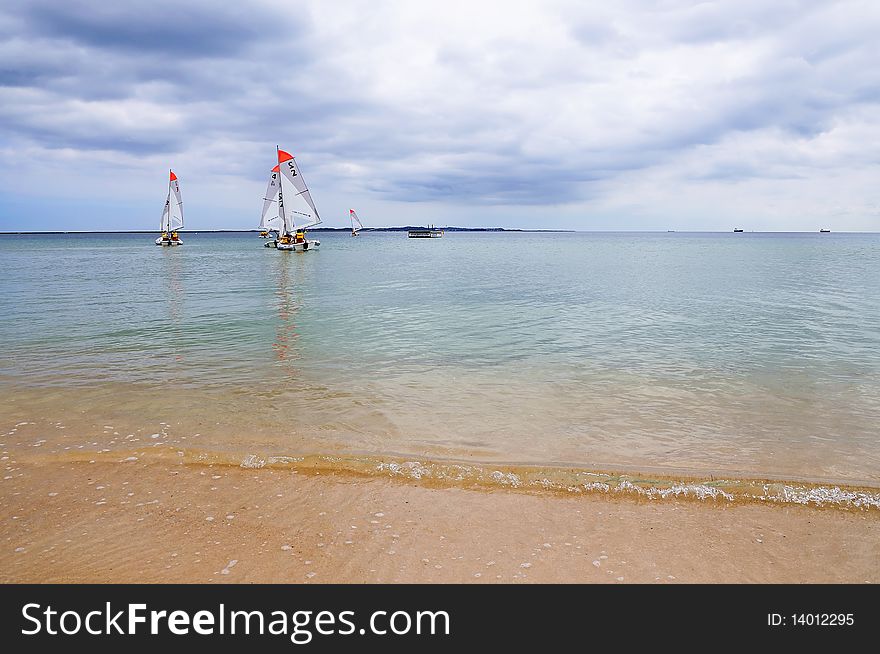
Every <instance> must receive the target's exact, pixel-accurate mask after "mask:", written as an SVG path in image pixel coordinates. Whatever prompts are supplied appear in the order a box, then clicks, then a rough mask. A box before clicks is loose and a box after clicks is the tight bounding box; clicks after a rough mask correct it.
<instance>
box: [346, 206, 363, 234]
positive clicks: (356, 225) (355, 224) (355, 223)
mask: <svg viewBox="0 0 880 654" xmlns="http://www.w3.org/2000/svg"><path fill="white" fill-rule="evenodd" d="M348 217H349V218H351V231H353V232H355V233H357V231H358V230H359V229H363V228H364V226H363V224H362V223H361V219H360V218H358V215H357V214H356V213H355V212H354V209H349V210H348Z"/></svg>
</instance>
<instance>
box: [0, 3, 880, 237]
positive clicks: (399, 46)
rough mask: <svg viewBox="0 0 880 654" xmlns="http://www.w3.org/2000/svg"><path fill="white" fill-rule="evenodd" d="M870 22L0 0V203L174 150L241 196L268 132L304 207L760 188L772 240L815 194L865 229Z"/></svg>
mask: <svg viewBox="0 0 880 654" xmlns="http://www.w3.org/2000/svg"><path fill="white" fill-rule="evenodd" d="M878 28H880V8H878V6H877V5H876V3H872V2H840V3H834V5H833V6H831V5H829V3H824V2H806V1H805V2H794V1H792V2H784V3H766V2H727V1H722V2H709V3H692V2H669V3H655V2H647V1H645V2H641V1H635V0H630V1H627V2H623V3H613V4H611V3H598V2H596V3H583V2H525V3H516V4H511V3H505V2H484V3H467V2H457V1H454V0H451V1H449V2H444V3H439V2H426V3H405V2H376V3H362V2H354V1H352V2H333V3H319V2H304V3H295V4H291V3H280V2H254V1H244V2H236V3H229V4H227V3H214V2H165V1H157V2H134V3H120V4H118V5H113V6H110V5H108V3H104V2H100V1H92V0H76V1H71V2H65V3H56V2H49V1H47V0H31V1H27V2H23V1H13V2H7V3H4V5H3V7H2V8H0V100H2V101H0V145H2V148H0V167H2V170H3V171H4V173H6V172H10V171H13V170H14V171H16V180H15V182H14V183H13V182H11V181H9V180H10V177H9V175H7V174H4V178H5V179H6V180H7V182H6V183H4V185H3V187H2V194H3V202H4V203H5V204H6V205H10V204H14V205H16V206H26V207H33V206H37V204H38V203H37V201H36V200H34V198H33V194H34V193H35V190H34V189H36V188H37V187H38V186H39V181H38V179H37V176H38V174H39V171H40V170H41V169H43V170H45V169H46V166H47V165H48V166H49V167H50V168H51V166H53V165H58V166H60V165H61V164H60V163H58V162H64V166H63V168H61V169H59V171H58V172H57V174H58V175H59V176H61V177H63V179H60V181H59V185H58V190H59V192H61V193H64V192H69V193H70V194H71V195H74V196H76V197H78V198H80V199H83V193H84V191H82V190H81V183H80V182H79V179H80V177H83V178H85V177H87V176H94V175H97V174H100V175H104V176H106V175H113V174H115V175H120V176H122V175H125V176H126V181H125V183H124V184H122V183H120V185H119V188H120V194H121V193H122V191H123V190H124V192H125V193H126V194H131V193H132V192H134V194H135V195H138V193H141V192H142V193H143V195H144V196H146V194H147V191H148V189H147V185H148V184H149V183H150V181H151V180H152V178H150V180H147V179H146V178H145V177H144V176H145V175H147V171H149V170H152V169H158V170H160V171H161V170H162V169H164V168H167V165H165V162H167V161H168V160H169V159H173V160H175V161H178V162H183V164H184V165H186V166H189V168H190V170H191V171H192V172H191V173H190V175H189V178H190V179H189V181H190V182H193V181H200V183H202V184H207V183H208V181H209V177H210V176H213V177H214V178H218V177H222V178H224V179H227V180H234V179H240V180H242V183H245V184H246V185H247V189H248V191H247V192H244V193H243V197H242V198H240V200H234V201H233V203H234V202H238V201H240V202H241V206H242V207H244V206H246V201H247V200H248V199H249V196H248V195H247V193H248V192H249V191H250V188H251V186H250V184H251V183H253V182H255V181H256V180H259V179H261V177H262V176H263V175H264V173H265V170H266V169H267V165H268V164H269V163H271V161H270V159H271V152H272V150H273V147H274V145H275V144H276V143H279V142H280V143H282V144H285V145H287V146H288V147H289V148H290V149H293V150H294V151H295V152H297V153H298V154H300V155H302V157H304V158H306V159H307V160H308V164H307V165H306V164H303V165H306V169H307V170H308V171H309V172H310V180H311V185H312V186H313V187H315V188H316V189H321V191H319V193H318V195H319V196H320V195H323V196H324V197H326V198H328V200H327V201H328V202H330V203H339V204H340V206H343V205H347V204H349V203H350V197H351V196H352V195H355V196H356V197H358V198H362V199H363V201H364V202H374V203H377V206H379V205H380V204H381V205H382V206H384V207H386V209H387V213H388V215H389V216H391V215H395V210H394V209H393V205H395V204H399V205H401V206H410V207H411V206H412V204H413V203H426V204H431V205H438V206H442V205H448V206H462V205H465V206H469V207H475V208H483V209H484V210H485V209H486V208H491V207H514V208H516V207H532V208H534V207H536V206H538V207H541V206H547V207H550V206H552V207H562V208H563V209H560V212H559V215H560V216H563V215H564V216H565V217H564V220H565V221H567V222H566V223H565V224H559V225H550V226H560V227H578V228H590V227H591V226H592V225H595V224H601V225H603V226H604V225H607V224H608V220H610V218H609V217H610V216H612V215H613V216H616V217H618V218H620V219H621V220H622V221H623V222H621V223H620V225H621V226H623V227H626V226H627V225H628V224H630V225H632V226H644V225H646V224H649V223H645V222H644V221H645V220H647V218H645V217H646V216H649V215H660V214H663V212H666V214H681V215H684V214H688V215H692V216H693V217H694V218H693V220H697V218H696V217H697V216H699V215H702V214H701V213H700V212H701V211H702V212H703V213H705V212H709V211H711V210H713V209H717V207H718V206H721V205H724V204H725V202H726V201H727V199H729V198H731V197H738V198H743V197H748V198H751V199H750V200H743V201H742V203H741V209H742V210H748V211H756V212H761V211H764V210H765V208H766V207H767V206H769V204H768V202H767V199H768V194H773V201H774V205H773V206H775V207H776V209H774V210H773V211H770V212H769V213H767V214H766V216H765V218H764V220H765V221H769V222H768V225H769V226H771V227H772V226H773V221H774V220H779V221H784V220H786V219H787V218H786V216H790V215H791V214H792V213H796V212H798V211H801V212H803V211H807V212H809V211H819V210H822V209H823V208H825V209H827V208H828V207H829V206H831V205H830V204H829V201H828V200H827V198H828V196H829V195H834V196H835V197H836V198H837V200H836V202H837V204H835V205H834V206H838V205H841V203H842V204H843V205H845V206H846V207H847V209H846V211H848V212H849V213H850V214H852V216H853V217H854V218H853V219H854V220H855V221H856V222H857V223H858V225H861V226H868V227H870V226H871V224H872V221H876V219H877V215H876V200H875V199H874V198H873V197H871V195H870V190H869V188H868V185H867V180H869V179H870V176H871V174H872V173H876V170H877V166H878V163H880V157H878V155H876V154H875V153H866V152H865V145H866V143H867V142H868V141H866V139H874V140H875V141H876V138H877V136H880V125H878V119H877V118H876V115H875V114H876V109H877V105H878V101H880V69H878V68H877V66H876V61H878V60H880V51H878V50H880V46H878V45H877V43H878V40H877V39H876V38H875V37H876V34H877V33H878ZM205 160H209V161H210V166H205V165H204V164H203V162H204V161H205ZM47 161H49V162H52V163H49V164H47V163H46V162H47ZM139 177H140V178H144V188H143V189H140V188H139V187H138V186H137V183H136V182H134V181H132V180H133V179H137V178H139ZM774 179H783V180H787V182H786V184H784V185H782V186H779V187H778V188H777V190H776V192H775V193H774V191H773V188H772V187H771V186H768V183H767V182H768V180H774ZM64 180H66V181H67V182H68V183H67V184H66V185H65V183H63V182H64ZM755 180H757V181H759V182H760V184H756V185H753V186H749V184H752V182H753V181H755ZM796 180H801V181H803V183H804V184H807V183H808V182H812V184H813V185H812V186H811V187H809V188H813V189H816V194H815V196H811V195H810V193H805V192H804V191H803V190H798V188H797V186H796V184H795V181H796ZM835 180H837V181H836V182H835ZM835 184H836V185H835ZM257 186H259V185H258V184H257ZM804 188H806V187H804ZM65 189H66V190H65ZM820 189H821V190H822V191H823V192H820ZM256 192H257V193H259V192H260V191H256ZM206 195H207V193H206ZM843 195H845V201H844V200H841V199H840V196H843ZM637 197H642V198H644V201H643V202H641V203H640V202H638V201H637V199H636V198H637ZM823 197H824V198H825V200H824V202H825V203H826V204H822V202H823V199H822V198H823ZM798 198H800V200H798ZM86 199H87V198H86ZM798 202H803V203H804V206H800V205H799V204H798ZM808 202H812V203H813V204H812V205H810V206H807V205H806V203H808ZM35 203H37V204H35ZM382 203H384V204H382ZM685 203H686V206H685ZM2 206H3V205H2V204H0V209H2ZM780 207H781V208H780ZM838 208H839V207H838ZM399 211H400V212H405V211H409V209H399ZM475 211H476V209H475ZM529 211H533V209H530V210H529ZM774 212H775V213H774ZM218 215H219V214H218ZM399 215H403V214H402V213H401V214H399ZM458 215H459V216H461V220H460V222H466V221H467V220H470V221H472V222H474V223H478V222H480V221H479V218H478V216H477V214H473V215H471V214H465V213H459V214H458ZM511 215H513V214H511ZM578 216H580V217H578ZM590 216H599V217H602V218H601V220H604V221H605V222H601V220H600V223H595V222H593V223H591V222H590ZM628 216H629V217H631V216H637V217H639V218H638V220H635V222H632V223H627V222H626V220H627V217H628ZM560 219H562V218H560ZM2 220H3V223H4V226H10V227H11V226H12V221H13V220H14V218H13V217H12V216H10V215H8V212H7V214H6V215H3V216H2ZM223 220H227V221H229V223H230V224H229V226H243V227H245V226H249V225H248V224H241V221H240V219H238V218H237V217H235V218H234V217H232V216H231V215H230V216H227V217H225V218H223ZM578 221H580V222H578ZM233 223H234V224H233ZM854 224H855V223H854ZM786 225H787V223H784V222H779V223H778V226H779V227H785V226H786ZM662 226H663V227H665V226H666V225H665V224H664V225H662Z"/></svg>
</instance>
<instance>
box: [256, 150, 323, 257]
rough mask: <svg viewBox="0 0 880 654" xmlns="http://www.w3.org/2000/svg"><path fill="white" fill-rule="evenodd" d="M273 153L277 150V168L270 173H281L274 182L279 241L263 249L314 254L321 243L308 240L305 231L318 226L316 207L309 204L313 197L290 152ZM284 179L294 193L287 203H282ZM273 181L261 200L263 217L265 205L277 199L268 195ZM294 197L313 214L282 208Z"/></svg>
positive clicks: (283, 199)
mask: <svg viewBox="0 0 880 654" xmlns="http://www.w3.org/2000/svg"><path fill="white" fill-rule="evenodd" d="M276 149H277V150H278V165H277V166H276V167H275V168H273V171H272V172H273V175H277V173H279V172H280V173H281V175H280V176H278V177H277V180H274V181H277V183H278V190H277V202H278V218H279V225H278V227H279V229H278V239H277V240H276V241H274V242H271V243H266V247H276V248H278V249H279V250H295V251H297V252H304V251H305V250H314V249H315V248H317V247H318V246H319V245H321V241H319V240H317V239H312V240H309V239H307V238H306V230H307V229H308V228H309V227H314V226H315V225H320V224H321V216H320V215H319V214H318V209H317V208H316V207H315V203H314V201H313V200H312V194H311V193H309V187H308V186H306V182H305V180H304V179H303V176H302V173H300V170H299V168H298V167H297V165H296V160H295V159H294V158H293V155H292V154H290V153H289V152H285V151H284V150H281V149H280V148H276ZM285 179H286V180H287V182H288V183H289V184H291V185H292V186H293V188H294V189H295V190H296V193H294V194H293V195H292V196H289V198H290V199H288V200H285V191H284V183H283V182H284V180H285ZM272 181H273V178H270V180H269V189H268V191H269V192H267V193H266V197H265V198H264V200H263V214H264V215H265V214H266V212H267V208H266V207H267V203H269V204H270V205H271V203H272V202H275V201H276V196H274V195H271V193H272V188H273V187H272ZM296 197H300V198H302V199H303V200H304V201H305V203H306V205H307V206H308V208H309V209H311V210H312V213H304V212H302V211H295V210H294V209H292V208H290V207H287V206H285V202H288V203H291V200H292V199H293V198H296ZM294 214H296V215H297V216H304V220H302V221H301V222H300V224H297V221H296V219H295V218H294Z"/></svg>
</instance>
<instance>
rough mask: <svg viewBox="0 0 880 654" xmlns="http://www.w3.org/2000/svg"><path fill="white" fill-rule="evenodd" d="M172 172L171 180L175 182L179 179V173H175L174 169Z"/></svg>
mask: <svg viewBox="0 0 880 654" xmlns="http://www.w3.org/2000/svg"><path fill="white" fill-rule="evenodd" d="M170 172H171V181H172V182H173V181H175V180H176V179H177V175H175V174H174V171H173V170H172V171H170Z"/></svg>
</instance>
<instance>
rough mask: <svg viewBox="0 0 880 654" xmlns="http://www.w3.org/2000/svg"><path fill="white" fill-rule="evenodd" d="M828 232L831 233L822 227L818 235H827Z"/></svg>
mask: <svg viewBox="0 0 880 654" xmlns="http://www.w3.org/2000/svg"><path fill="white" fill-rule="evenodd" d="M830 231H831V230H830V229H825V228H824V227H822V228H821V229H820V230H819V233H820V234H828V233H829V232H830Z"/></svg>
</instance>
